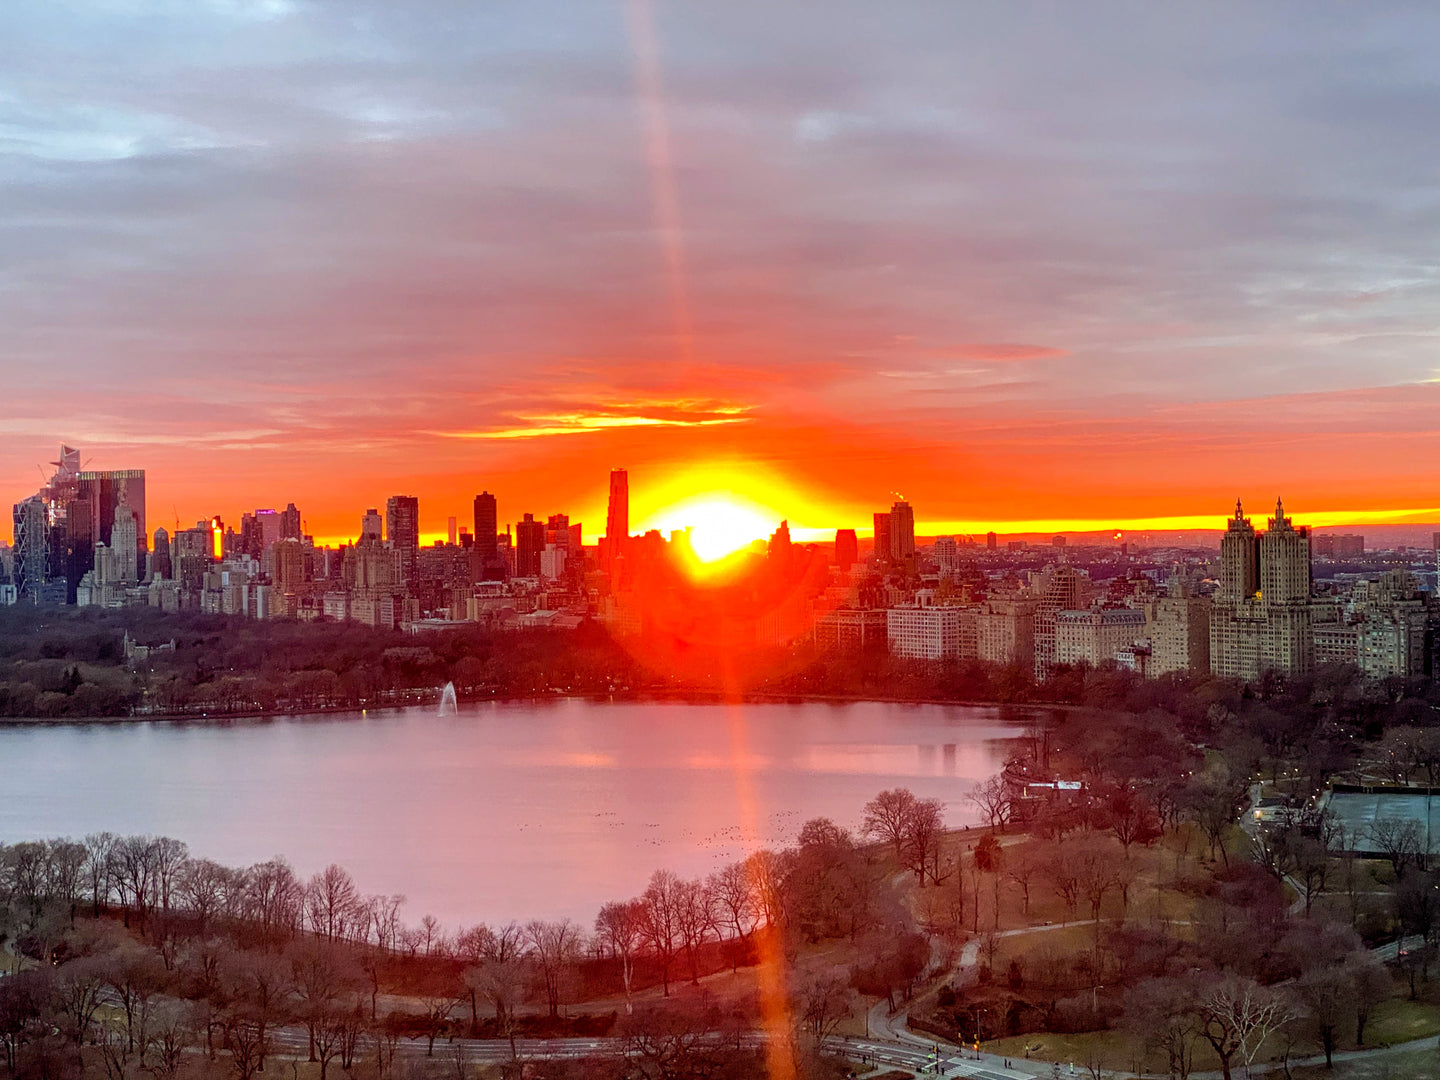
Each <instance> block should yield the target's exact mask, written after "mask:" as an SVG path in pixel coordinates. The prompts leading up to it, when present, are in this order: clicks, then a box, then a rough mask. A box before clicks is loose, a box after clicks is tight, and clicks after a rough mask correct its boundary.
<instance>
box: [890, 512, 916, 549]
mask: <svg viewBox="0 0 1440 1080" xmlns="http://www.w3.org/2000/svg"><path fill="white" fill-rule="evenodd" d="M889 518H890V558H892V559H894V560H895V561H896V562H900V561H902V560H904V559H908V558H910V557H911V556H912V555H914V554H915V511H914V510H912V509H911V508H910V504H909V503H908V502H906V501H905V500H904V499H901V500H899V501H898V502H896V503H895V505H894V506H892V507H890V514H889Z"/></svg>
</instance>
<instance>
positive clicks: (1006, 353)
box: [929, 343, 1070, 364]
mask: <svg viewBox="0 0 1440 1080" xmlns="http://www.w3.org/2000/svg"><path fill="white" fill-rule="evenodd" d="M929 351H930V352H931V353H932V354H933V355H935V356H940V357H955V358H958V359H961V360H975V361H978V362H980V363H988V364H1010V363H1016V362H1018V361H1021V360H1050V359H1055V358H1058V357H1061V356H1069V355H1070V353H1069V351H1068V350H1066V349H1057V348H1053V347H1051V346H1048V345H1015V344H996V345H985V344H978V343H977V344H969V345H952V346H950V347H948V348H943V349H933V350H929Z"/></svg>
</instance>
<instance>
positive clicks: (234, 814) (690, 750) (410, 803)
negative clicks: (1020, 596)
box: [0, 700, 1016, 924]
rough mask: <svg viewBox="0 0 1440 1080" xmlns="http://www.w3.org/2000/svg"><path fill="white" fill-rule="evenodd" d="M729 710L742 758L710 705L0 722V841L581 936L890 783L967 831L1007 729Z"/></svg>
mask: <svg viewBox="0 0 1440 1080" xmlns="http://www.w3.org/2000/svg"><path fill="white" fill-rule="evenodd" d="M743 718H744V725H745V739H744V745H743V747H738V746H736V745H734V744H733V743H732V736H733V732H732V725H731V721H730V717H729V714H728V712H727V707H724V706H704V705H685V704H678V703H669V702H661V703H639V702H626V703H613V704H597V703H591V702H584V701H578V700H567V701H560V702H554V703H544V704H493V705H485V706H481V707H473V706H472V707H465V706H462V707H461V709H460V711H459V713H458V715H450V716H445V717H443V718H442V717H436V716H435V714H434V710H432V709H425V710H408V711H404V712H397V713H388V714H378V715H376V714H372V715H370V716H368V717H366V718H359V717H350V718H343V717H333V716H332V717H326V718H323V719H317V718H304V719H295V720H281V721H275V722H266V723H235V724H226V725H184V724H182V725H166V724H139V725H107V726H98V725H97V726H68V727H64V726H62V727H50V726H29V727H23V726H16V727H8V728H0V761H4V762H5V763H6V770H5V772H6V779H5V781H4V783H5V788H4V794H3V797H0V839H4V840H7V841H14V840H17V839H22V838H30V837H36V836H50V835H61V834H70V835H74V836H80V835H83V834H85V833H87V832H93V831H97V830H100V829H109V830H111V831H113V832H122V833H123V832H144V833H166V834H169V835H171V836H176V837H178V838H180V839H182V840H185V841H186V842H187V843H189V844H190V846H191V849H192V850H193V851H195V852H196V853H199V854H204V855H207V856H209V857H211V858H216V859H218V860H220V861H222V862H226V863H229V864H232V865H244V864H249V863H253V862H257V861H260V860H262V859H266V858H269V857H271V856H272V855H275V854H277V853H278V854H283V855H284V856H285V857H287V858H288V859H290V861H291V862H292V863H294V864H295V866H296V867H297V869H299V870H300V871H301V872H303V873H306V874H308V873H311V872H313V871H315V870H318V869H320V868H321V867H323V866H324V865H325V864H326V863H327V862H330V861H336V862H339V863H341V864H343V865H344V866H346V867H347V868H348V869H349V870H350V871H351V872H352V873H353V874H354V875H355V877H356V880H357V882H358V883H359V884H360V886H361V887H362V888H364V889H365V890H366V891H369V892H377V893H404V894H405V895H407V896H408V897H409V903H408V904H407V907H406V912H407V914H408V917H409V918H410V919H411V920H412V921H416V920H418V919H419V917H420V916H421V915H422V914H425V913H427V912H429V913H433V914H435V915H437V916H438V917H440V918H441V919H442V920H444V921H445V922H446V923H449V924H455V923H458V922H461V921H474V920H477V919H487V920H496V919H506V918H530V917H535V916H544V917H554V916H558V915H570V916H571V917H574V918H578V919H583V920H584V921H586V922H587V923H588V922H589V920H590V919H591V918H592V917H593V915H594V911H595V909H596V908H597V907H598V905H599V904H600V903H601V902H603V901H605V900H608V899H613V898H618V897H624V896H630V895H633V894H635V893H636V892H638V891H639V890H640V889H642V888H643V886H644V883H645V880H646V878H647V877H648V876H649V874H650V872H651V871H652V870H653V869H655V868H657V867H660V866H667V867H669V868H671V869H674V870H676V871H677V872H679V873H682V874H685V875H696V874H702V873H708V872H709V871H711V870H713V869H716V868H718V867H719V866H721V865H723V864H724V863H725V862H727V861H729V860H730V859H733V858H736V857H738V856H740V855H742V854H744V852H745V848H746V844H745V837H744V835H742V829H741V826H742V823H744V822H746V821H751V822H752V823H753V824H752V826H751V828H752V830H753V832H754V833H755V834H756V835H757V836H758V838H759V840H760V841H761V842H763V843H767V844H782V843H787V842H790V841H792V840H793V839H794V837H795V835H796V833H798V831H799V828H800V826H801V824H803V822H804V821H805V820H807V819H809V818H811V817H816V816H827V817H832V818H834V819H835V820H837V821H839V822H840V823H842V824H844V825H848V826H855V825H858V823H859V820H860V817H861V812H862V811H861V808H862V806H863V804H864V803H865V801H866V800H867V799H869V798H871V797H872V796H874V794H875V793H876V792H877V791H879V790H880V789H881V788H885V787H894V786H896V785H904V786H907V787H910V788H911V789H912V790H914V791H915V792H916V794H918V795H921V796H923V797H935V798H939V799H941V800H942V801H943V802H944V803H945V804H946V807H947V819H948V820H949V821H950V822H952V823H960V822H962V821H972V820H974V818H975V812H974V809H973V807H971V806H969V804H968V803H967V802H966V800H965V795H966V794H967V793H968V792H969V790H970V789H971V787H972V786H973V785H974V784H975V783H976V782H977V781H979V780H981V779H983V778H984V777H986V776H988V775H990V774H991V773H993V772H994V771H995V770H996V768H998V765H999V760H1000V748H999V742H998V740H1001V739H1004V738H1006V737H1008V736H1011V735H1013V734H1015V733H1016V732H1015V729H1014V727H1013V726H1007V724H1006V723H1004V722H1002V721H1001V719H1000V718H999V715H998V714H997V712H996V711H995V710H992V709H975V708H959V707H955V708H945V707H938V706H903V705H891V704H879V703H864V704H856V705H846V706H835V705H828V704H824V705H822V704H799V705H746V706H744V707H743ZM1008 719H1009V718H1008V717H1007V720H1008ZM737 753H739V754H740V755H741V756H742V758H743V760H742V763H741V764H742V765H743V771H744V773H745V781H744V784H743V785H742V786H743V788H744V794H743V796H742V793H741V790H740V788H739V787H737V776H736V760H737V758H736V754H737ZM742 798H743V799H745V800H748V801H749V804H747V805H742Z"/></svg>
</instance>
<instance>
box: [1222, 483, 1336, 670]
mask: <svg viewBox="0 0 1440 1080" xmlns="http://www.w3.org/2000/svg"><path fill="white" fill-rule="evenodd" d="M1314 660H1315V641H1314V635H1313V632H1312V620H1311V612H1310V534H1309V530H1308V529H1296V528H1295V527H1294V526H1293V525H1292V524H1291V522H1290V519H1289V518H1288V517H1286V516H1285V508H1284V506H1283V505H1282V504H1281V503H1280V501H1279V500H1278V499H1277V500H1276V502H1275V516H1274V517H1273V518H1271V519H1270V521H1269V529H1268V530H1267V531H1266V532H1265V533H1264V534H1262V535H1259V536H1257V535H1256V533H1255V529H1254V527H1253V526H1252V525H1251V524H1250V520H1249V519H1248V518H1246V517H1245V516H1244V512H1243V511H1242V509H1241V506H1240V503H1239V501H1238V500H1237V501H1236V503H1235V516H1234V517H1232V518H1230V519H1229V521H1228V522H1227V524H1226V529H1225V535H1224V536H1223V537H1222V538H1221V540H1220V589H1219V591H1218V592H1217V593H1216V594H1215V602H1214V604H1213V606H1212V608H1211V616H1210V670H1211V671H1212V672H1213V673H1214V674H1216V675H1221V676H1225V677H1226V678H1232V679H1255V678H1258V677H1259V676H1260V675H1261V674H1262V673H1264V672H1266V671H1277V672H1279V673H1281V674H1283V675H1300V674H1303V673H1305V672H1307V671H1309V670H1310V669H1311V668H1312V667H1313V666H1314Z"/></svg>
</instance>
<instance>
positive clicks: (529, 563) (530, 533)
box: [515, 514, 545, 577]
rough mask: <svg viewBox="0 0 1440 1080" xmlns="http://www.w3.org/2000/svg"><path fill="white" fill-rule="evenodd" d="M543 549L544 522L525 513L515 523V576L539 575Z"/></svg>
mask: <svg viewBox="0 0 1440 1080" xmlns="http://www.w3.org/2000/svg"><path fill="white" fill-rule="evenodd" d="M544 550H545V522H543V521H536V520H535V517H534V515H533V514H526V515H525V519H524V520H523V521H518V522H516V523H515V576H516V577H539V576H540V553H541V552H543V551H544Z"/></svg>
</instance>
